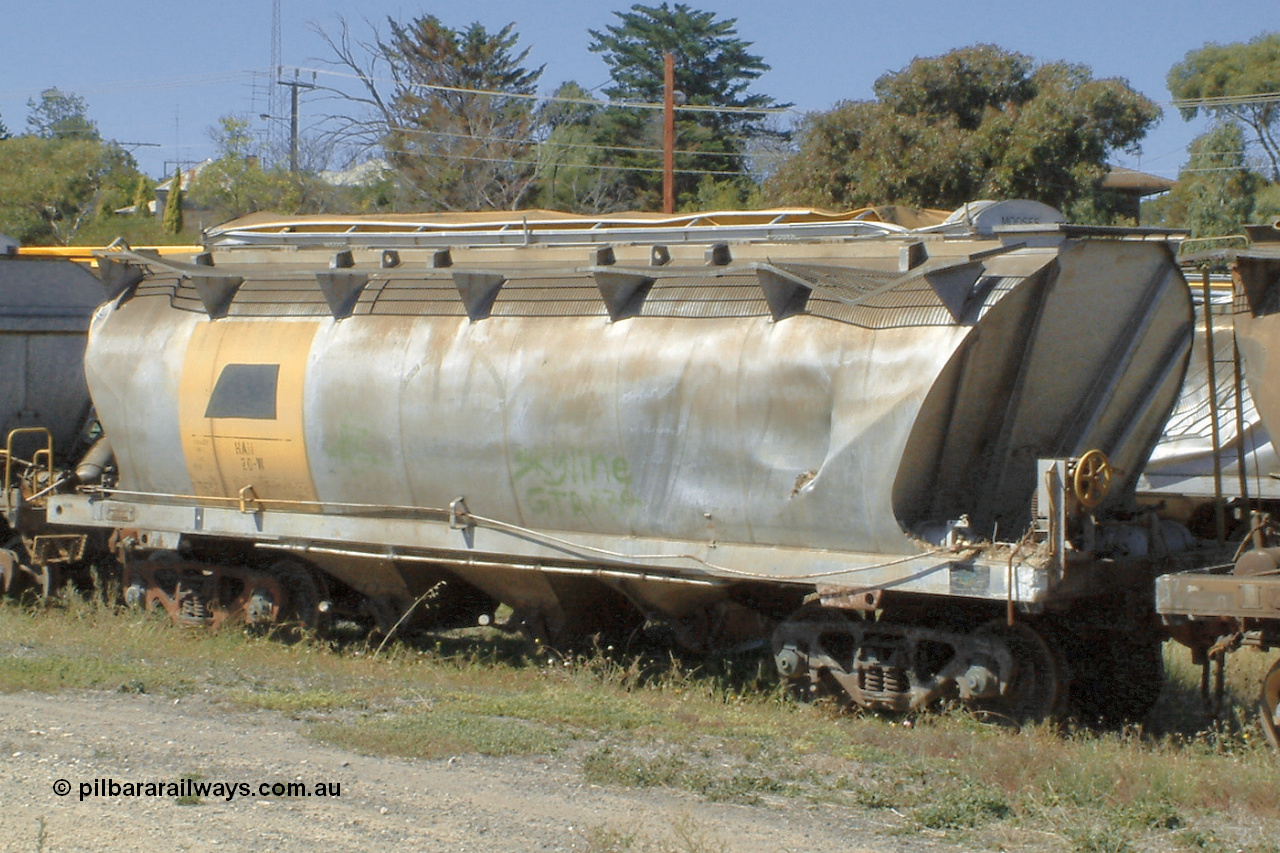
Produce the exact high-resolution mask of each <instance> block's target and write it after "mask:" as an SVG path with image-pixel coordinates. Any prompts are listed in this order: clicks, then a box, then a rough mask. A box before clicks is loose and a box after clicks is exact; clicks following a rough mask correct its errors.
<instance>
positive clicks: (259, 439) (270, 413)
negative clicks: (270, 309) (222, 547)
mask: <svg viewBox="0 0 1280 853" xmlns="http://www.w3.org/2000/svg"><path fill="white" fill-rule="evenodd" d="M318 328H319V324H318V323H314V322H295V321H291V322H278V323H263V322H261V321H250V322H239V321H235V320H225V319H224V320H216V321H212V322H208V323H201V324H200V325H198V326H197V327H196V329H195V331H194V333H193V334H192V336H191V343H190V346H189V347H188V349H187V352H186V357H185V360H184V361H183V365H182V379H181V382H180V385H179V392H178V393H179V424H180V427H181V430H182V450H183V454H184V455H185V457H186V462H187V471H188V473H189V474H190V475H191V484H192V487H193V488H194V490H195V494H197V495H199V496H200V497H217V498H236V497H238V496H240V495H242V494H251V495H253V496H254V497H257V498H259V499H263V500H290V501H315V500H316V489H315V483H314V482H313V481H312V478H311V469H310V466H309V465H308V463H307V448H306V441H305V437H304V433H303V424H302V389H303V379H304V376H305V373H306V365H307V356H308V354H309V353H310V351H311V342H312V340H313V338H314V337H315V334H316V330H317V329H318ZM249 487H252V488H249ZM246 489H247V490H248V491H246Z"/></svg>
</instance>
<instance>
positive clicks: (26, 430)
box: [4, 427, 53, 512]
mask: <svg viewBox="0 0 1280 853" xmlns="http://www.w3.org/2000/svg"><path fill="white" fill-rule="evenodd" d="M20 435H43V436H44V438H45V446H44V447H42V448H41V449H39V450H37V451H36V452H35V453H34V454H32V456H31V467H33V468H39V467H40V457H41V456H42V455H43V456H44V464H45V465H46V466H47V471H48V475H49V476H48V482H50V483H52V482H53V433H51V432H50V431H49V429H48V427H19V428H18V429H11V430H9V435H8V436H7V437H6V438H5V442H4V508H5V511H6V512H12V511H13V509H14V506H13V490H12V489H11V488H10V484H11V483H12V482H13V462H14V458H13V440H14V438H15V437H16V436H20ZM19 461H21V460H19Z"/></svg>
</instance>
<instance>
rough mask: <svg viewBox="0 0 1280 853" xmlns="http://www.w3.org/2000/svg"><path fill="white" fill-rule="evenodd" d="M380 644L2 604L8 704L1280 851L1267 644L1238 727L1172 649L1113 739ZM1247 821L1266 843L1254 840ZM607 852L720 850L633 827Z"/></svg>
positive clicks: (739, 662)
mask: <svg viewBox="0 0 1280 853" xmlns="http://www.w3.org/2000/svg"><path fill="white" fill-rule="evenodd" d="M376 649H377V646H376V644H371V643H370V642H369V641H368V639H367V637H365V636H364V635H361V634H360V633H359V632H358V631H356V630H353V629H352V630H344V631H341V632H338V634H337V635H336V636H335V637H330V638H328V639H323V640H322V639H318V638H315V637H300V638H294V639H292V640H291V641H290V642H287V643H282V642H279V641H276V640H272V639H270V638H267V637H263V636H260V635H258V634H255V633H253V632H249V631H245V630H242V629H237V628H226V629H224V630H221V631H218V632H214V633H205V632H200V631H193V630H190V629H183V628H179V627H176V626H173V625H172V624H170V623H169V622H168V621H167V620H166V619H165V618H163V616H162V615H157V614H154V613H143V612H140V611H135V610H128V609H124V608H121V607H117V606H115V605H114V604H112V603H111V599H109V598H107V597H105V596H97V595H86V596H76V595H68V596H65V597H64V599H63V601H62V602H61V603H58V604H54V605H50V606H47V607H46V606H43V605H36V604H32V603H15V602H12V601H0V690H3V691H12V690H36V691H42V692H54V691H59V690H66V689H96V690H106V691H113V692H114V691H123V692H131V693H132V692H136V693H143V692H145V693H147V694H149V695H158V696H185V695H189V694H193V693H194V694H199V695H202V696H205V697H207V698H208V699H210V700H212V701H215V702H225V703H229V704H232V705H234V706H236V707H249V708H260V709H268V710H273V711H278V712H282V713H285V714H289V715H291V716H293V717H295V718H298V719H301V720H303V721H304V723H305V729H304V730H305V731H306V732H307V733H308V734H309V735H310V736H311V737H314V738H316V739H318V740H322V741H325V742H329V743H334V744H338V745H342V746H345V747H348V748H352V749H356V750H359V751H362V752H368V753H373V754H383V755H400V756H406V757H413V758H420V759H432V760H434V759H444V758H449V757H452V756H454V755H460V754H467V753H475V754H481V755H497V756H518V755H532V754H559V755H564V756H568V757H569V758H570V760H573V761H579V762H580V766H581V768H582V774H583V776H584V778H585V779H586V780H587V781H589V782H591V783H592V784H598V785H606V786H617V787H668V788H673V789H678V790H684V791H689V792H693V793H695V794H697V795H699V796H701V797H704V798H706V799H710V800H719V801H727V802H734V803H749V804H768V803H770V802H771V801H776V800H777V798H780V797H785V798H792V799H795V798H800V799H804V800H808V801H812V802H814V803H821V804H824V806H832V807H847V808H858V809H871V810H874V811H876V812H879V813H883V814H884V815H885V818H886V822H887V824H888V825H889V826H892V827H895V829H894V831H896V832H901V833H906V834H911V833H917V832H922V831H928V832H931V833H944V834H957V835H958V836H959V837H961V838H964V839H966V841H965V843H969V840H971V839H972V840H973V841H974V843H975V844H981V843H985V842H984V841H983V839H992V838H1006V837H1008V838H1012V837H1014V836H1015V835H1016V834H1017V833H1026V834H1029V833H1045V834H1048V835H1050V836H1053V837H1055V838H1056V839H1057V840H1056V841H1055V842H1054V843H1059V844H1062V845H1067V846H1070V847H1073V848H1074V849H1076V850H1080V851H1125V850H1146V849H1168V848H1170V847H1181V848H1183V849H1187V850H1203V851H1206V853H1219V851H1220V850H1237V849H1243V850H1248V851H1250V853H1280V851H1277V849H1276V847H1275V846H1274V843H1273V842H1271V841H1270V839H1271V838H1275V837H1276V832H1275V830H1276V827H1277V825H1278V824H1280V786H1276V785H1275V784H1274V779H1275V772H1276V770H1275V768H1276V765H1275V762H1276V758H1275V756H1274V755H1272V754H1271V752H1270V750H1269V749H1267V748H1266V746H1265V745H1264V744H1263V743H1262V740H1263V739H1262V738H1261V735H1260V730H1259V729H1258V725H1257V721H1256V717H1255V716H1254V712H1253V709H1252V705H1253V701H1254V696H1255V694H1256V691H1257V683H1258V681H1257V680H1258V679H1259V678H1260V677H1261V674H1262V673H1263V672H1265V670H1266V668H1267V666H1268V665H1269V662H1270V661H1269V659H1266V658H1265V657H1264V656H1262V655H1253V654H1251V653H1249V652H1244V653H1241V654H1238V655H1235V656H1233V657H1232V659H1231V660H1232V668H1231V669H1229V671H1228V682H1227V683H1228V691H1227V699H1228V700H1229V701H1230V702H1233V703H1236V704H1235V705H1234V706H1233V709H1234V710H1233V712H1232V713H1230V714H1228V715H1226V716H1225V717H1223V718H1220V719H1218V720H1214V721H1206V720H1205V718H1204V717H1203V715H1202V714H1201V713H1200V711H1199V671H1198V670H1196V669H1195V668H1194V667H1191V666H1190V663H1189V658H1188V656H1187V655H1186V654H1185V653H1184V652H1183V651H1181V650H1179V649H1176V648H1174V647H1173V646H1169V647H1168V648H1167V650H1166V655H1167V660H1166V664H1167V666H1168V669H1169V672H1170V680H1169V684H1168V686H1167V687H1166V690H1165V693H1164V695H1163V696H1162V697H1161V699H1160V701H1159V703H1158V704H1157V706H1156V708H1155V710H1154V711H1153V713H1152V714H1151V716H1150V717H1149V719H1148V720H1147V721H1146V722H1145V723H1144V724H1142V725H1132V726H1128V727H1126V728H1122V729H1118V730H1102V731H1098V730H1091V729H1087V728H1080V727H1076V726H1072V725H1049V724H1045V725H1039V726H1034V725H1033V726H1024V727H1022V728H1012V727H1007V726H998V725H992V724H990V723H988V722H985V721H983V720H981V719H978V718H975V717H974V716H972V715H970V714H968V713H966V712H965V711H964V710H963V709H959V708H953V709H950V710H948V711H945V712H942V713H936V714H927V715H921V716H916V717H900V716H881V715H876V714H867V713H854V714H850V713H847V712H844V711H843V710H841V709H840V708H839V707H838V706H837V705H836V704H835V703H816V704H812V705H798V704H796V703H794V702H791V701H790V700H787V699H785V698H784V695H783V690H782V686H781V685H780V684H779V682H778V679H777V677H776V675H775V674H774V672H773V668H772V663H771V661H770V659H769V656H768V654H767V652H763V651H762V652H757V653H754V654H744V655H739V656H733V657H724V658H700V657H696V656H691V655H684V654H681V653H678V652H674V651H672V650H671V648H670V647H669V646H666V645H663V644H662V643H660V642H658V641H657V640H656V639H655V638H654V636H642V637H640V638H639V639H638V640H637V642H635V643H633V644H632V645H631V646H630V647H628V648H627V649H625V650H623V649H618V648H609V647H607V646H605V647H603V648H600V647H596V648H588V649H583V650H580V651H578V652H576V653H572V654H554V653H550V652H548V651H547V650H546V649H545V648H539V647H536V646H535V647H531V646H528V645H525V644H524V643H522V642H521V641H519V640H517V639H513V638H511V637H510V636H508V635H505V634H502V633H499V632H497V631H494V630H492V629H468V630H462V631H451V632H442V633H437V634H404V635H401V634H398V635H397V636H396V637H395V638H393V639H392V640H391V641H389V642H387V643H386V644H385V645H383V646H382V648H381V651H380V652H378V653H377V654H376V655H375V654H374V652H375V651H376ZM1245 825H1248V826H1256V827H1262V828H1263V829H1261V830H1258V831H1259V832H1261V833H1263V834H1261V835H1259V837H1258V838H1257V839H1251V838H1249V837H1246V834H1242V833H1245V830H1243V829H1241V828H1240V827H1242V826H1245ZM1266 833H1270V834H1269V835H1268V834H1266ZM627 838H630V839H631V840H630V841H627V840H626V839H627ZM704 840H705V839H704ZM588 843H589V844H595V845H596V847H594V848H590V847H589V849H595V850H601V851H608V850H623V849H631V850H653V851H667V850H697V849H714V844H712V843H711V842H707V844H711V846H706V845H704V846H703V847H702V848H698V847H696V845H694V844H693V843H692V842H690V843H689V844H686V846H685V847H679V846H672V845H678V844H679V843H683V842H680V841H679V840H678V839H676V840H672V839H665V840H659V841H655V840H653V839H651V838H646V837H642V836H639V835H636V834H634V833H633V834H631V835H627V834H626V831H625V830H622V829H618V828H617V827H613V828H609V827H605V828H602V829H601V831H600V835H599V837H598V838H597V839H595V840H594V841H591V840H588ZM624 843H625V844H630V845H631V846H630V847H626V846H622V845H624ZM698 843H702V842H698ZM646 844H647V845H649V846H648V847H645V846H644V845H646ZM609 845H612V846H609ZM1267 845H1271V846H1270V847H1268V846H1267Z"/></svg>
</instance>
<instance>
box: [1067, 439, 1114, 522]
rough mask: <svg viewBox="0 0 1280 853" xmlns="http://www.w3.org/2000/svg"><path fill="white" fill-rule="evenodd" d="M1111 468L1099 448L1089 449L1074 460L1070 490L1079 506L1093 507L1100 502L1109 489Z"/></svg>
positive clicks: (1105, 455)
mask: <svg viewBox="0 0 1280 853" xmlns="http://www.w3.org/2000/svg"><path fill="white" fill-rule="evenodd" d="M1112 470H1113V469H1112V467H1111V462H1110V461H1108V460H1107V454H1105V453H1103V452H1102V451H1101V450H1096V449H1095V450H1090V451H1088V452H1087V453H1085V454H1084V456H1081V457H1080V459H1079V460H1077V461H1076V470H1075V473H1073V474H1072V475H1071V490H1072V491H1073V492H1074V493H1075V496H1076V500H1078V501H1079V502H1080V504H1081V506H1083V507H1085V508H1086V509H1093V508H1094V507H1095V506H1097V505H1098V504H1100V503H1102V500H1103V498H1105V497H1106V496H1107V492H1109V491H1110V490H1111V472H1112Z"/></svg>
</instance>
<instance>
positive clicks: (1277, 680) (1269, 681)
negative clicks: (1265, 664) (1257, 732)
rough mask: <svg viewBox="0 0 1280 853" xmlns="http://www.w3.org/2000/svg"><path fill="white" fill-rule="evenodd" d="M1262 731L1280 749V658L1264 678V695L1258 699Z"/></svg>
mask: <svg viewBox="0 0 1280 853" xmlns="http://www.w3.org/2000/svg"><path fill="white" fill-rule="evenodd" d="M1258 716H1259V717H1260V718H1261V721H1262V731H1263V732H1264V733H1265V734H1266V736H1267V740H1269V741H1270V742H1271V745H1272V746H1273V747H1275V748H1276V749H1280V660H1277V661H1276V662H1275V665H1274V666H1272V667H1271V671H1270V672H1268V673H1267V677H1266V678H1264V679H1263V680H1262V696H1261V697H1260V698H1259V701H1258Z"/></svg>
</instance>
